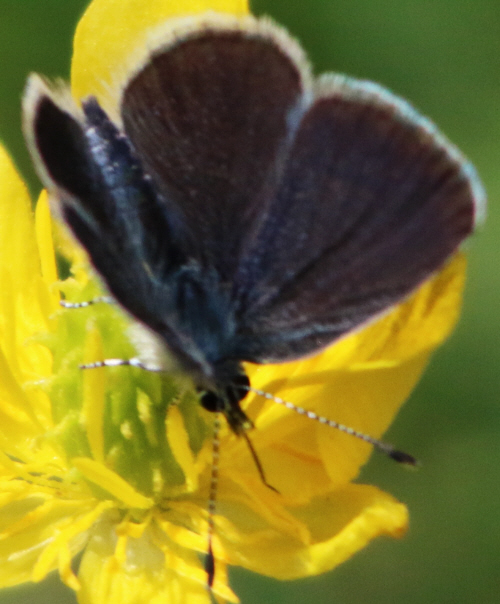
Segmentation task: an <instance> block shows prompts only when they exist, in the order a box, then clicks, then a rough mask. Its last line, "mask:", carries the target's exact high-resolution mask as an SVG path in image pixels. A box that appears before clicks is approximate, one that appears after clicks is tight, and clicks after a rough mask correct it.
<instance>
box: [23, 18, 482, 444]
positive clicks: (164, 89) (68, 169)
mask: <svg viewBox="0 0 500 604" xmlns="http://www.w3.org/2000/svg"><path fill="white" fill-rule="evenodd" d="M193 23H194V22H193ZM119 122H120V123H115V122H113V121H112V120H111V119H110V118H109V117H108V115H107V114H106V112H105V111H104V110H103V109H102V107H101V106H100V104H99V102H98V101H97V100H96V99H94V98H89V99H86V100H84V101H83V102H82V108H81V109H79V108H77V107H75V106H74V105H72V104H68V103H67V102H65V101H63V100H61V98H60V96H59V95H58V94H57V93H54V92H53V91H52V90H51V89H50V88H49V87H48V86H47V85H46V84H45V83H44V82H43V81H42V80H41V79H40V78H37V77H36V76H35V77H33V78H32V79H31V81H30V84H29V86H28V90H27V93H26V100H25V129H26V133H27V138H28V141H29V144H30V148H31V150H32V153H33V156H34V158H35V162H36V164H37V166H38V170H39V174H40V176H41V179H42V181H43V182H44V184H45V186H47V188H48V189H49V192H50V193H51V195H52V197H53V199H54V202H55V205H56V206H57V209H58V212H59V213H60V214H61V216H62V218H63V219H64V221H65V222H66V223H67V225H68V226H69V228H70V229H71V230H72V232H73V234H74V235H75V236H76V238H77V239H78V240H79V241H80V242H81V243H82V245H83V246H84V247H85V249H86V250H87V252H88V254H89V257H90V260H91V262H92V263H93V265H94V267H95V268H96V270H97V272H98V273H99V275H100V276H101V277H102V279H103V281H104V283H105V285H106V287H107V288H108V289H109V291H110V293H111V294H112V295H113V296H114V298H116V300H117V301H118V302H119V303H120V304H121V305H122V306H123V307H124V308H125V309H126V310H127V311H128V312H129V313H130V314H131V315H132V316H133V317H134V318H135V319H137V320H138V321H140V322H141V323H143V324H144V325H146V326H147V327H148V328H149V329H150V330H151V331H152V332H153V333H154V334H155V335H156V336H157V338H159V339H160V341H161V342H162V343H163V344H164V345H165V347H166V348H168V349H169V351H170V352H171V354H172V355H173V356H174V358H175V359H176V360H177V362H178V364H179V365H180V367H181V368H182V369H183V370H184V371H185V372H187V373H188V374H189V375H190V376H191V377H192V379H193V382H194V383H195V385H196V386H197V388H198V389H199V390H200V391H201V392H203V393H204V394H202V396H201V402H202V405H203V406H205V408H207V409H209V410H211V411H221V412H223V413H224V415H225V416H226V418H227V420H228V423H229V425H230V426H231V428H232V429H233V431H235V432H236V433H241V432H243V431H244V430H246V429H247V428H248V427H249V426H250V425H251V422H250V421H249V420H248V418H246V416H245V414H244V413H243V411H242V410H241V408H240V401H241V399H242V398H243V397H244V396H245V394H246V392H247V387H248V378H247V377H246V376H245V374H244V371H243V369H242V363H243V362H245V361H250V362H254V363H266V362H286V361H290V360H293V359H296V358H300V357H302V356H304V355H310V354H314V353H315V352H317V351H319V350H321V349H322V348H324V347H325V346H327V345H329V344H331V343H332V342H334V341H335V340H337V339H338V338H340V337H343V336H344V335H346V334H348V333H350V332H351V331H352V330H354V329H357V328H359V327H360V326H362V325H364V324H365V323H367V322H368V321H371V320H373V319H374V318H375V317H377V316H379V315H380V314H381V313H383V312H386V311H387V310H388V309H389V308H390V307H391V306H393V305H394V304H396V303H397V302H399V301H401V300H402V299H404V298H405V297H406V296H407V295H409V294H410V293H411V292H412V291H413V290H414V289H415V288H416V287H417V286H418V285H419V284H420V283H422V282H423V281H424V280H425V279H427V278H428V277H429V276H430V275H432V273H433V272H435V271H436V270H438V269H439V268H440V267H441V266H442V265H443V264H444V263H445V262H446V260H447V259H448V258H449V256H450V255H451V254H452V253H453V252H454V251H455V250H456V249H457V247H458V246H459V244H460V243H461V241H462V240H463V239H464V238H465V237H466V236H467V235H468V234H469V233H470V232H471V231H472V229H473V226H474V222H475V217H476V214H477V210H478V207H479V206H480V204H481V195H482V193H481V190H480V185H479V184H478V182H477V180H476V178H475V176H474V173H473V169H472V168H471V166H470V164H468V163H467V162H466V161H465V160H464V159H463V157H462V156H461V155H460V154H459V153H458V151H457V150H456V149H455V148H454V147H452V146H451V145H449V144H448V143H447V142H446V141H445V140H444V139H443V138H442V137H441V135H439V134H438V133H437V131H436V130H435V129H434V127H433V126H432V124H430V122H428V121H427V120H425V118H422V117H421V116H419V115H418V114H417V113H416V112H414V110H412V109H411V107H410V106H409V105H407V104H406V103H405V102H404V101H401V100H400V99H398V98H397V97H395V96H393V95H391V94H390V93H388V92H387V91H385V90H383V89H382V88H380V87H377V86H376V85H373V84H369V83H366V82H358V81H355V80H350V79H348V78H345V77H343V76H324V77H322V78H320V79H318V80H314V79H313V78H312V76H311V74H310V72H309V68H308V66H307V64H306V63H305V59H304V58H303V55H302V51H301V50H300V48H299V47H298V45H297V44H296V43H295V42H294V41H293V40H291V39H290V38H289V37H288V36H287V35H286V34H285V33H284V32H283V31H282V30H281V29H279V28H277V27H276V26H274V25H272V24H271V23H270V22H268V21H267V20H258V19H253V18H248V19H243V20H233V21H231V20H229V21H228V20H227V19H225V18H224V19H223V18H219V17H215V16H211V17H210V18H208V17H207V21H206V23H205V25H204V27H200V26H199V23H197V22H196V23H195V24H194V25H192V26H190V25H189V21H188V26H186V28H185V29H184V30H183V31H182V32H181V33H179V32H177V34H176V35H175V36H174V37H172V38H171V39H170V40H168V41H167V42H163V43H162V44H161V45H159V46H158V48H156V49H155V50H153V51H152V52H151V54H150V55H149V56H148V58H147V60H146V61H144V62H143V63H142V64H141V65H139V66H138V68H137V69H136V72H135V73H134V74H132V75H131V77H130V79H129V81H128V82H127V83H126V85H125V87H124V89H123V91H122V94H121V98H120V120H119Z"/></svg>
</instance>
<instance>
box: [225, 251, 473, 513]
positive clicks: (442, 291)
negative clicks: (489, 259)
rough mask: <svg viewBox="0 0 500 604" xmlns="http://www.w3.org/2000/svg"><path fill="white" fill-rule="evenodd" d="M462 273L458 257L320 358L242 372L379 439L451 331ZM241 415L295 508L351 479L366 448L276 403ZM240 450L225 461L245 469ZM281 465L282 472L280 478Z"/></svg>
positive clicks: (255, 405)
mask: <svg viewBox="0 0 500 604" xmlns="http://www.w3.org/2000/svg"><path fill="white" fill-rule="evenodd" d="M464 274H465V260H464V258H463V256H462V255H461V254H459V255H457V256H456V257H455V258H454V259H453V260H452V261H451V262H450V263H448V265H447V266H446V267H445V268H444V269H443V270H442V271H441V272H440V273H438V274H437V275H436V276H434V277H433V278H432V279H431V280H429V281H428V282H426V283H425V284H424V285H423V286H421V287H420V288H419V290H418V291H417V292H416V293H415V294H413V296H411V298H410V299H409V300H408V301H406V302H404V303H403V304H400V305H398V306H397V307H395V308H394V309H393V310H392V311H391V312H390V313H389V314H388V315H386V316H385V317H383V318H381V319H379V320H378V321H376V322H375V323H373V324H371V325H369V326H368V327H366V328H364V329H363V330H361V331H359V332H356V333H355V334H352V335H351V336H349V337H347V338H345V340H342V341H341V342H339V343H338V344H336V345H334V346H332V347H331V348H329V349H327V350H326V351H325V352H323V353H321V354H320V355H317V356H316V357H313V358H311V359H305V360H301V361H297V362H295V363H287V364H285V365H278V366H276V365H274V366H264V367H261V368H254V367H250V366H249V369H250V372H251V379H252V385H253V386H254V387H256V388H261V389H263V390H266V391H268V392H271V393H273V394H276V395H277V396H279V397H281V398H283V399H285V400H289V401H291V402H293V403H294V404H296V405H299V406H301V407H304V408H305V409H309V410H313V411H315V412H316V413H318V414H320V415H323V416H326V417H328V418H330V419H332V420H334V421H336V422H340V423H342V424H344V425H347V426H349V427H351V428H354V429H356V430H359V431H361V432H364V433H367V434H369V435H370V436H373V437H376V438H378V437H380V436H381V435H382V434H383V433H384V431H385V430H386V429H387V427H388V426H389V425H390V423H391V421H392V420H393V418H394V415H395V414H396V412H397V411H398V409H399V407H400V406H401V405H402V404H403V402H404V401H405V400H406V398H407V397H408V395H409V394H410V392H411V390H412V388H413V387H414V386H415V384H416V382H417V381H418V379H419V377H420V375H421V374H422V371H423V370H424V368H425V366H426V364H427V361H428V357H429V355H430V353H431V352H432V350H433V349H434V348H435V347H436V346H438V345H439V344H440V343H441V342H442V341H443V340H444V339H445V338H446V337H447V336H448V335H449V333H450V331H451V329H452V328H453V326H454V324H455V322H456V320H457V316H458V312H459V309H460V303H461V295H462V289H463V283H464ZM246 410H247V412H248V414H249V416H250V417H251V418H258V419H257V423H256V430H255V431H254V432H253V433H252V435H251V437H252V440H253V443H254V445H255V448H256V449H257V451H259V455H260V456H261V461H262V463H263V465H264V468H265V470H266V476H267V478H268V480H269V482H270V483H271V484H272V485H273V486H275V487H276V488H277V489H278V490H279V491H280V493H282V494H283V495H284V496H285V495H286V496H288V497H290V498H293V497H297V499H292V500H294V501H295V502H296V503H299V502H300V501H302V502H304V501H307V499H308V498H309V497H311V496H313V495H314V494H316V495H319V494H321V493H324V492H325V489H326V490H328V489H330V488H331V487H332V485H341V484H343V483H346V482H348V481H350V480H352V479H353V478H354V477H355V476H357V474H358V472H359V468H360V466H361V465H362V464H363V463H365V462H366V460H367V459H368V457H369V455H370V450H371V447H370V446H369V445H367V444H366V443H364V442H362V441H360V440H358V439H356V438H354V437H352V436H348V435H345V434H342V433H340V432H338V431H336V430H334V429H331V428H328V427H326V426H322V425H319V424H318V423H317V422H314V421H312V420H309V419H307V418H305V417H304V416H301V415H298V414H296V413H294V412H293V411H288V410H287V409H284V408H283V407H280V406H279V405H278V404H276V403H272V402H270V403H265V404H263V401H262V399H261V398H259V397H253V398H251V397H248V406H247V408H246ZM244 449H245V448H244V443H233V445H232V448H231V452H230V454H231V456H232V457H231V459H233V460H234V461H235V463H236V464H239V463H241V464H242V465H243V463H244V461H243V460H244V459H245V450H244ZM261 452H262V453H261ZM246 457H247V460H248V453H247V454H246ZM286 465H288V466H289V468H290V472H288V473H287V472H283V467H285V466H286ZM327 478H328V479H327ZM325 479H326V480H325ZM297 483H299V484H300V485H301V488H300V489H297V488H296V484H297ZM294 493H295V495H294ZM290 501H291V500H290Z"/></svg>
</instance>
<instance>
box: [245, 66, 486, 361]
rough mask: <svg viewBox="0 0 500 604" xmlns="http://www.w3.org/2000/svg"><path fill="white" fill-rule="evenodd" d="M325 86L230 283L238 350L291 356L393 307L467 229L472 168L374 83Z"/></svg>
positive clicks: (337, 80)
mask: <svg viewBox="0 0 500 604" xmlns="http://www.w3.org/2000/svg"><path fill="white" fill-rule="evenodd" d="M370 86H371V87H372V88H373V87H374V85H368V84H367V83H362V82H357V81H355V80H347V79H346V78H343V77H341V76H338V77H334V78H329V79H327V80H324V81H323V82H322V84H321V86H319V87H318V88H319V92H318V94H317V99H316V101H315V102H314V103H313V104H312V106H311V107H310V108H309V110H308V111H307V113H306V114H305V115H304V117H303V119H302V121H301V124H300V126H299V128H298V131H297V134H296V136H295V138H294V143H293V145H292V148H291V150H290V154H289V156H288V158H287V161H286V165H285V169H284V172H283V177H282V179H281V183H280V186H279V188H278V190H277V192H276V195H275V197H274V199H273V201H272V202H271V203H270V205H269V211H268V215H267V220H266V222H265V223H264V224H263V225H262V228H261V231H260V233H259V235H258V236H257V238H256V241H255V245H254V247H253V248H252V249H250V251H249V253H248V256H247V257H246V258H245V259H244V261H243V263H242V265H241V267H240V272H239V273H238V275H237V277H236V288H237V291H238V295H239V296H240V298H241V302H240V304H241V320H240V322H239V325H240V336H241V343H240V346H241V347H240V348H239V349H238V354H240V355H241V356H242V357H244V358H247V359H248V360H253V361H257V362H264V361H284V360H288V359H293V358H296V357H299V356H302V355H304V354H308V353H311V352H314V351H315V350H317V349H319V348H321V347H324V346H326V345H327V344H329V343H330V342H332V341H333V340H335V339H336V338H338V337H340V336H342V335H344V334H345V333H347V332H349V331H351V330H352V329H354V328H356V327H357V326H359V325H361V324H363V323H364V322H366V321H367V320H369V319H370V318H372V317H374V316H376V315H377V314H379V313H381V312H383V311H384V310H385V309H387V308H389V307H390V306H392V305H394V304H395V303H397V302H398V301H400V300H401V299H403V298H404V297H405V296H407V295H408V294H409V293H410V292H411V291H412V290H414V289H415V288H416V287H417V286H418V285H419V284H420V283H421V282H422V281H423V280H425V279H426V278H428V277H429V276H430V275H431V274H432V273H433V272H434V271H436V270H437V269H438V268H440V267H441V266H442V265H443V263H444V262H445V261H446V259H447V258H448V257H449V256H450V255H451V254H452V253H453V252H454V251H455V250H456V249H457V247H458V246H459V244H460V243H461V241H462V240H463V239H464V238H465V237H466V236H467V235H468V234H469V233H470V232H471V230H472V228H473V225H474V214H475V204H476V202H478V200H477V199H476V198H475V197H476V194H475V190H474V184H473V183H472V182H471V178H470V176H471V170H472V168H471V167H470V165H468V164H466V163H465V161H464V160H463V158H461V157H460V156H459V154H458V152H457V151H456V150H455V149H454V148H452V147H451V146H450V145H449V144H448V143H446V142H445V141H444V140H443V139H442V138H441V137H439V136H438V135H437V134H436V133H435V131H434V129H433V127H432V125H431V124H430V123H429V122H428V121H427V120H425V119H424V118H421V117H420V116H417V114H416V112H414V111H413V110H412V109H411V108H410V107H409V106H408V105H407V104H406V103H404V102H403V101H401V100H400V99H398V98H396V97H395V96H393V95H391V94H390V93H388V92H387V91H385V90H383V89H382V88H378V87H377V88H376V89H375V91H372V90H370Z"/></svg>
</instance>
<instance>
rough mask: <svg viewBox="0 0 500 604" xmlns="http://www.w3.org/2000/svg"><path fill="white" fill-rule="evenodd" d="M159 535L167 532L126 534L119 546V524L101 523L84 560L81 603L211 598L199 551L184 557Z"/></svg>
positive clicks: (160, 603) (198, 602)
mask: <svg viewBox="0 0 500 604" xmlns="http://www.w3.org/2000/svg"><path fill="white" fill-rule="evenodd" d="M157 539H161V535H155V533H154V531H153V530H152V529H149V530H146V531H145V532H144V534H143V535H142V536H141V537H139V538H137V539H136V538H132V537H126V538H124V539H121V540H120V542H119V547H118V548H116V547H115V544H116V543H117V541H116V533H115V527H114V526H113V525H112V524H111V523H109V524H106V523H105V522H103V523H101V525H100V526H99V530H98V531H96V534H95V536H94V537H93V538H92V539H91V541H90V543H89V545H88V547H87V548H86V550H85V553H84V555H83V558H82V561H81V564H80V571H79V575H78V578H79V580H80V583H81V590H80V591H79V593H78V601H79V602H80V604H143V603H144V602H148V604H164V603H165V602H168V603H169V604H176V603H178V604H184V603H185V602H190V603H193V604H208V603H209V602H210V597H209V595H208V593H207V589H206V585H205V581H206V579H205V574H204V573H203V571H202V569H201V568H200V562H199V560H198V559H197V557H196V555H195V554H194V553H191V554H190V556H191V557H190V558H189V557H188V558H186V559H183V558H182V557H181V556H179V555H178V554H176V552H175V551H174V550H173V549H170V547H169V546H168V545H167V546H166V547H165V548H164V549H163V547H162V543H157V542H156V540H157ZM193 577H194V578H193Z"/></svg>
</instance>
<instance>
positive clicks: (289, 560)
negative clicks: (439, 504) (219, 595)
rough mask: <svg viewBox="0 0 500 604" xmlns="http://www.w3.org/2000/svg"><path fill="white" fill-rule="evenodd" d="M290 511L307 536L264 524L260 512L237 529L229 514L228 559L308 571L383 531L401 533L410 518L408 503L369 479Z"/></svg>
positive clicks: (327, 566)
mask: <svg viewBox="0 0 500 604" xmlns="http://www.w3.org/2000/svg"><path fill="white" fill-rule="evenodd" d="M290 512H292V513H293V515H294V516H295V517H296V518H297V520H298V521H300V522H301V523H303V525H304V526H305V527H307V529H308V531H307V532H306V533H304V532H302V533H300V535H301V537H302V538H298V534H297V533H287V532H285V531H283V530H281V527H280V530H275V529H273V528H272V527H270V526H264V525H263V526H262V528H261V529H260V530H259V529H258V528H257V527H258V524H256V522H257V521H256V519H255V518H254V522H253V523H252V519H251V518H249V519H248V526H252V524H253V528H252V530H251V531H248V533H245V532H244V531H242V530H241V527H238V531H236V532H235V531H233V530H231V523H230V521H229V520H227V519H226V518H223V519H220V521H219V522H218V523H217V527H218V531H219V538H220V539H221V540H222V542H223V544H224V550H225V552H226V556H227V560H228V562H229V563H230V564H239V565H241V566H244V567H245V568H248V569H249V570H252V571H254V572H258V573H261V574H264V575H267V576H272V577H275V578H277V579H286V580H289V579H298V578H301V577H308V576H312V575H317V574H320V573H323V572H326V571H328V570H331V569H332V568H334V567H335V566H338V565H339V564H341V563H342V562H344V561H345V560H347V559H348V558H350V557H351V556H352V555H353V554H354V553H355V552H357V551H358V550H360V549H362V548H363V547H364V546H365V545H366V544H367V543H369V542H370V541H371V540H372V539H374V538H375V537H377V536H379V535H384V534H385V535H391V536H392V537H401V536H402V535H403V534H404V533H405V531H406V528H407V523H408V512H407V509H406V507H405V506H404V505H403V504H401V503H399V502H397V501H396V500H395V499H393V498H392V497H391V496H390V495H388V494H386V493H383V492H382V491H380V490H379V489H377V488H376V487H372V486H368V485H355V484H350V485H346V486H345V487H343V488H340V489H337V490H335V491H332V492H330V493H327V494H325V495H323V496H321V497H318V498H316V499H314V500H313V501H312V502H310V503H309V504H308V505H307V506H304V507H299V508H293V509H291V510H290ZM236 535H238V537H239V538H236ZM304 535H306V538H304ZM228 537H229V539H228Z"/></svg>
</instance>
